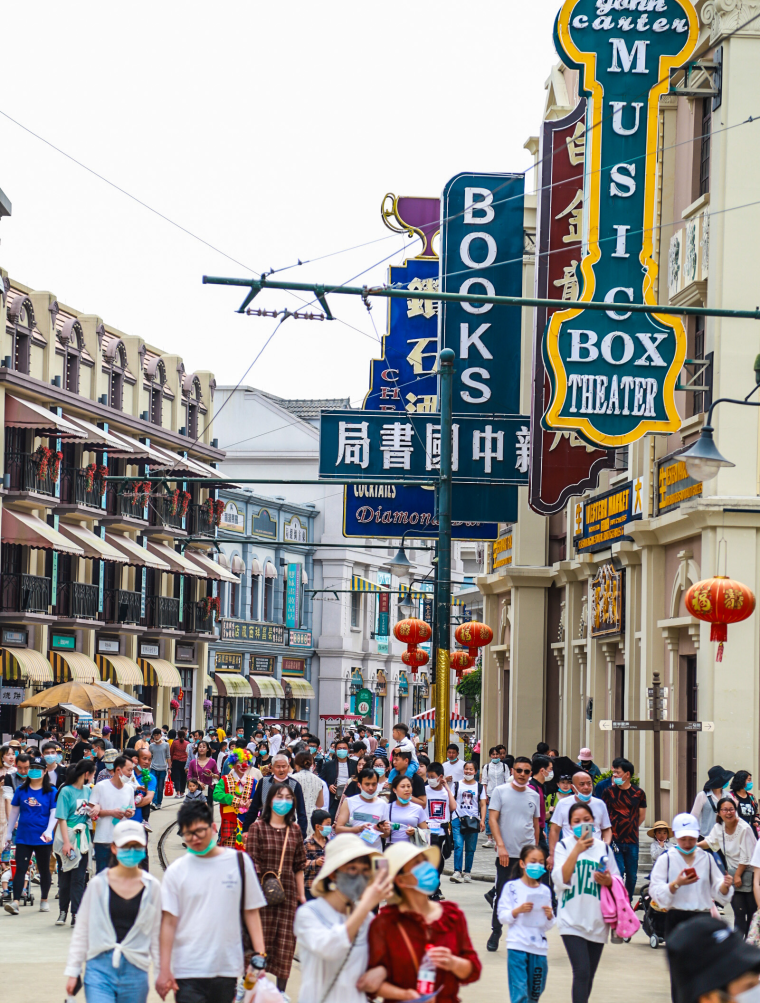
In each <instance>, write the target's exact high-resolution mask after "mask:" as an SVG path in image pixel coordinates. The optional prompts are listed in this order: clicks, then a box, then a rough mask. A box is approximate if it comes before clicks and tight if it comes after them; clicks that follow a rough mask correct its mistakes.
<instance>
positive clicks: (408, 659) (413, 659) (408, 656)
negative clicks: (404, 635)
mask: <svg viewBox="0 0 760 1003" xmlns="http://www.w3.org/2000/svg"><path fill="white" fill-rule="evenodd" d="M429 660H430V659H429V656H428V653H427V652H426V651H420V649H419V648H417V647H416V646H415V645H413V644H410V645H409V647H408V648H407V649H406V651H404V652H402V654H401V661H402V662H403V663H404V665H408V666H409V668H410V669H411V670H412V674H413V675H417V669H419V668H420V667H421V666H422V665H427V663H428V661H429Z"/></svg>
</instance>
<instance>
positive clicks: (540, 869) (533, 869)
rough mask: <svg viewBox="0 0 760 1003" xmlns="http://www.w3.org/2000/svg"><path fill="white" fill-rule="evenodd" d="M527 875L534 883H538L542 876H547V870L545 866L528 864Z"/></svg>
mask: <svg viewBox="0 0 760 1003" xmlns="http://www.w3.org/2000/svg"><path fill="white" fill-rule="evenodd" d="M525 873H526V874H527V875H528V877H529V878H533V880H534V881H538V880H539V878H541V877H542V875H544V874H546V868H545V867H544V865H543V864H526V865H525Z"/></svg>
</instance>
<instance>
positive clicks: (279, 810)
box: [272, 798, 293, 815]
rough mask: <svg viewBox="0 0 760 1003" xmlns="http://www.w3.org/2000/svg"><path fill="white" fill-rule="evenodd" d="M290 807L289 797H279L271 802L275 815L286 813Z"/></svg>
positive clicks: (291, 805) (291, 804)
mask: <svg viewBox="0 0 760 1003" xmlns="http://www.w3.org/2000/svg"><path fill="white" fill-rule="evenodd" d="M292 807H293V802H292V801H291V800H290V798H279V799H278V800H277V801H273V802H272V811H273V812H274V813H275V815H287V814H288V812H289V811H290V809H291V808H292Z"/></svg>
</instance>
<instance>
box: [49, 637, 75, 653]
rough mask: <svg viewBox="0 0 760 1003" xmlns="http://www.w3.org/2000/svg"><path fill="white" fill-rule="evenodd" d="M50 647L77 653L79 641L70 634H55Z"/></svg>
mask: <svg viewBox="0 0 760 1003" xmlns="http://www.w3.org/2000/svg"><path fill="white" fill-rule="evenodd" d="M50 647H51V648H57V649H58V650H63V651H76V647H77V639H76V638H75V637H72V636H71V635H70V634H53V635H52V637H51V639H50Z"/></svg>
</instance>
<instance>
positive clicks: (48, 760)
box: [45, 755, 58, 766]
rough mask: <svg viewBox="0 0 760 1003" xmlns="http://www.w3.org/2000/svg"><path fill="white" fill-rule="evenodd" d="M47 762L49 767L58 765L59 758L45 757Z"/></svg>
mask: <svg viewBox="0 0 760 1003" xmlns="http://www.w3.org/2000/svg"><path fill="white" fill-rule="evenodd" d="M45 762H46V763H47V764H48V766H52V765H53V763H57V762H58V757H57V756H55V755H53V756H45Z"/></svg>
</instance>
